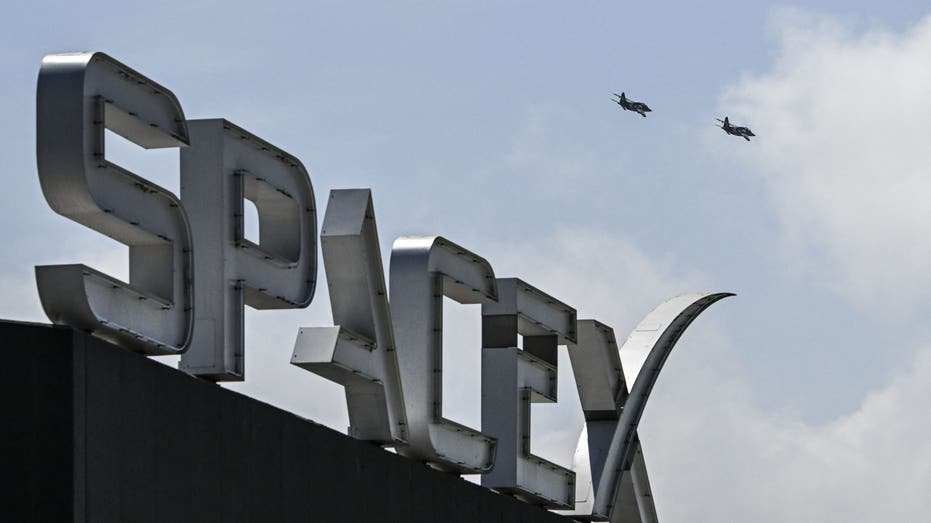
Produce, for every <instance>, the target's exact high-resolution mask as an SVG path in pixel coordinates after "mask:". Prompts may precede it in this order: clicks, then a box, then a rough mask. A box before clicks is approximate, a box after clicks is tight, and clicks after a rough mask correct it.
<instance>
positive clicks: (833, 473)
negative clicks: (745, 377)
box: [641, 332, 931, 522]
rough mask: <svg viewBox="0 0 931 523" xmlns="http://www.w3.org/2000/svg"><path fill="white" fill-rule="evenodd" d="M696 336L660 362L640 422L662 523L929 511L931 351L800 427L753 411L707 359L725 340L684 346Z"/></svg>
mask: <svg viewBox="0 0 931 523" xmlns="http://www.w3.org/2000/svg"><path fill="white" fill-rule="evenodd" d="M700 334H705V335H707V334H710V333H708V332H702V333H700ZM701 338H704V336H702V335H699V336H694V335H693V336H692V338H691V339H689V340H686V341H685V342H684V343H683V344H682V345H683V346H682V347H679V349H678V350H679V354H678V355H677V356H676V357H675V358H674V359H671V360H670V365H669V368H667V370H666V374H665V376H664V377H663V380H664V383H663V384H662V385H661V386H660V387H657V392H656V394H655V395H654V396H655V397H654V398H653V400H652V403H651V405H650V409H649V412H648V414H647V416H645V418H644V422H643V425H642V426H641V436H642V438H643V441H644V448H645V454H646V457H647V463H648V467H649V468H650V472H651V479H652V481H653V487H654V493H655V495H656V501H657V506H658V509H659V512H660V515H661V516H662V517H663V518H664V520H665V521H669V522H674V521H760V522H769V521H772V522H783V521H817V522H831V521H837V522H844V521H861V522H873V521H875V522H884V521H923V520H925V519H926V518H927V515H928V514H929V513H931V498H929V497H928V495H927V493H928V492H931V437H929V435H931V418H929V417H928V415H927V413H928V409H927V398H928V397H929V395H931V381H929V380H928V376H929V375H931V350H928V349H925V350H923V351H920V352H919V353H918V355H917V357H916V358H915V361H914V364H913V365H912V366H911V368H910V369H908V370H907V371H906V372H904V373H902V374H901V375H900V376H898V378H896V379H895V380H894V381H893V382H891V383H889V384H887V385H886V386H885V387H882V388H880V390H878V391H876V392H874V393H872V394H870V395H869V396H868V397H867V398H866V399H865V400H864V401H863V403H862V405H861V406H860V408H859V409H857V410H856V411H855V412H853V413H851V414H848V415H846V416H843V417H841V418H838V419H836V420H833V421H831V422H829V423H826V424H823V425H810V424H807V423H805V422H803V421H802V420H801V419H800V418H799V417H797V416H795V415H793V414H791V413H785V412H766V411H762V410H760V409H758V408H756V407H755V406H754V405H753V403H752V401H751V400H750V398H752V390H751V387H750V386H749V384H747V383H744V382H742V380H741V378H740V376H739V374H733V375H727V374H724V373H721V368H720V367H718V365H717V364H716V363H715V362H719V361H722V360H721V359H720V358H721V357H724V356H726V355H727V352H728V350H727V349H726V344H716V343H711V344H709V345H710V346H703V347H693V345H694V344H695V343H694V342H695V341H699V340H700V339H701ZM718 341H720V340H718ZM693 348H694V349H695V350H693ZM722 348H723V349H722ZM709 360H710V361H711V362H712V363H710V365H709ZM787 381H789V380H788V379H787Z"/></svg>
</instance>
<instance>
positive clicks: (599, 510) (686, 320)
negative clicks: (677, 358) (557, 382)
mask: <svg viewBox="0 0 931 523" xmlns="http://www.w3.org/2000/svg"><path fill="white" fill-rule="evenodd" d="M728 296H733V294H731V293H714V294H688V295H684V296H678V297H676V298H673V299H671V300H669V301H667V302H665V303H663V304H662V305H660V306H659V307H657V308H656V309H654V310H653V312H651V313H650V314H648V315H647V316H646V318H644V319H643V321H641V322H640V324H639V325H638V326H637V328H636V329H635V330H634V331H633V332H632V333H631V335H630V337H628V339H627V341H626V342H625V343H624V346H623V347H622V348H621V351H623V353H624V354H631V353H633V352H638V353H641V352H642V353H646V352H648V355H647V356H646V360H645V362H644V364H643V366H642V367H641V368H640V372H639V373H638V374H637V379H636V380H635V381H634V385H633V387H632V388H631V389H630V392H629V393H628V390H627V384H626V381H625V380H624V373H623V371H622V367H621V361H620V358H619V356H618V355H617V351H616V349H615V347H616V346H617V344H616V343H615V341H614V333H613V331H612V330H611V329H610V328H609V327H607V326H605V325H603V324H600V323H598V322H595V321H593V320H583V321H580V322H579V345H578V347H576V348H574V349H573V350H570V351H569V356H570V358H571V361H572V370H573V374H574V375H575V381H576V386H577V387H578V389H579V398H580V399H581V402H582V409H583V411H584V412H585V424H586V430H583V432H582V435H581V436H580V438H579V446H578V448H577V450H576V455H575V465H574V468H575V470H576V473H577V474H578V475H579V491H578V500H579V502H580V503H579V504H578V505H577V506H576V509H575V510H574V511H571V512H566V514H567V515H570V516H571V517H573V518H575V519H587V520H594V521H612V522H614V523H619V522H622V521H623V522H625V523H626V522H627V521H642V522H654V521H656V509H655V507H654V505H653V499H652V494H651V492H650V484H649V478H648V477H647V472H646V464H645V462H644V460H643V453H642V450H641V448H640V440H639V438H638V437H637V425H638V424H639V422H640V417H641V415H642V414H643V410H644V408H645V407H646V402H647V399H649V395H650V391H652V389H653V385H654V384H655V383H656V379H657V377H658V376H659V372H660V370H662V367H663V364H664V363H665V361H666V358H667V357H668V356H669V353H670V352H671V351H672V349H673V347H675V345H676V342H678V341H679V338H680V337H681V336H682V333H683V332H685V329H686V328H688V326H689V325H690V324H691V323H692V321H694V320H695V318H697V317H698V315H699V314H701V313H702V312H703V311H704V310H705V309H707V308H708V307H710V306H711V305H712V304H713V303H715V302H717V301H718V300H721V299H723V298H726V297H728ZM612 404H613V409H612Z"/></svg>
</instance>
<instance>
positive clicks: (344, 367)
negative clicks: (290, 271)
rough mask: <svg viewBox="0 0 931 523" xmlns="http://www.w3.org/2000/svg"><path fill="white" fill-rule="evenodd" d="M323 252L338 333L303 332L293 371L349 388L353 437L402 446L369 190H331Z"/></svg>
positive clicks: (400, 400) (397, 379)
mask: <svg viewBox="0 0 931 523" xmlns="http://www.w3.org/2000/svg"><path fill="white" fill-rule="evenodd" d="M320 246H321V249H323V265H324V267H325V269H326V275H327V284H328V286H329V290H330V305H331V308H332V310H333V323H335V324H336V325H337V326H336V327H311V328H303V329H300V331H299V332H298V336H297V341H296V342H295V344H294V354H293V356H292V357H291V364H292V365H296V366H298V367H301V368H303V369H306V370H309V371H310V372H313V373H315V374H318V375H320V376H323V377H324V378H327V379H329V380H331V381H335V382H336V383H339V384H341V385H343V386H344V387H345V388H346V403H347V405H348V407H349V434H350V435H351V436H352V437H354V438H358V439H364V440H368V441H375V442H378V443H381V444H382V445H392V446H396V445H399V444H403V443H405V442H406V441H407V414H406V412H405V409H404V395H403V392H402V389H401V375H400V371H399V370H398V357H397V351H396V349H395V343H394V332H393V330H392V328H391V311H390V309H389V308H388V293H387V288H386V286H385V273H384V270H383V268H382V263H381V252H380V250H379V243H378V227H377V226H376V225H375V210H374V208H373V206H372V193H371V191H369V190H368V189H345V190H335V191H330V203H329V204H328V205H327V209H326V216H325V217H324V219H323V229H322V230H321V231H320Z"/></svg>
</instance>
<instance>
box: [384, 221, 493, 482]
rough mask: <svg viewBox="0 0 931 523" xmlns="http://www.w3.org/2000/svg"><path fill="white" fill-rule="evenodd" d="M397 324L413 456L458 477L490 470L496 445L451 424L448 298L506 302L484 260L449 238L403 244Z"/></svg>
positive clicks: (395, 283)
mask: <svg viewBox="0 0 931 523" xmlns="http://www.w3.org/2000/svg"><path fill="white" fill-rule="evenodd" d="M390 271H391V279H390V281H391V317H392V320H393V321H392V323H393V325H394V335H395V339H396V340H397V343H398V363H399V364H400V367H401V378H402V381H403V383H404V398H405V401H406V405H407V415H408V421H409V422H410V431H409V443H410V445H409V446H407V447H403V448H400V449H398V452H399V453H400V454H401V455H403V456H406V457H409V458H414V459H418V460H422V461H426V462H429V463H431V464H432V465H433V466H435V467H437V468H439V469H441V470H445V471H447V472H454V473H458V474H476V473H482V472H486V471H488V470H489V469H490V468H491V467H492V465H493V464H494V461H495V439H494V438H491V437H489V436H487V435H485V434H483V433H481V432H479V431H477V430H475V429H472V428H469V427H466V426H464V425H461V424H459V423H456V422H453V421H450V420H448V419H445V418H443V296H447V297H449V298H452V299H453V300H455V301H457V302H459V303H489V302H494V301H497V300H498V289H497V287H496V286H495V273H494V271H492V269H491V265H489V264H488V262H487V261H485V259H484V258H482V257H481V256H478V255H477V254H475V253H472V252H469V251H468V250H466V249H464V248H462V247H460V246H458V245H456V244H454V243H452V242H450V241H448V240H446V239H444V238H441V237H438V236H436V237H426V238H423V237H418V238H407V237H406V238H399V239H398V240H396V241H395V242H394V246H393V248H392V250H391V269H390Z"/></svg>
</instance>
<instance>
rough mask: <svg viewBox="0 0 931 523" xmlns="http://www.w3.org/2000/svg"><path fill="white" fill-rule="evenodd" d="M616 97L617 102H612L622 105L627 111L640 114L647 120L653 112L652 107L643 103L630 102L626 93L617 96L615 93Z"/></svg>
mask: <svg viewBox="0 0 931 523" xmlns="http://www.w3.org/2000/svg"><path fill="white" fill-rule="evenodd" d="M614 96H617V100H614V99H612V100H611V101H612V102H614V103H616V104H618V105H620V106H621V107H623V108H624V110H625V111H633V112H635V113H638V114H640V116H642V117H644V118H646V117H647V114H646V113H649V112H652V110H651V109H650V107H649V106H648V105H647V104H645V103H643V102H635V101H633V100H628V99H627V97H626V96H624V93H621V94H617V93H614Z"/></svg>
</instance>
